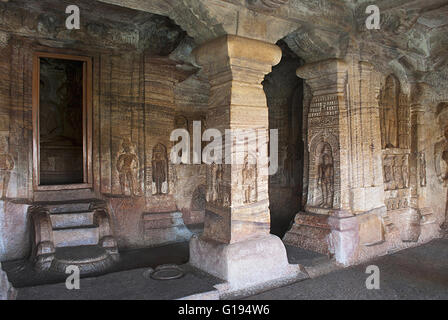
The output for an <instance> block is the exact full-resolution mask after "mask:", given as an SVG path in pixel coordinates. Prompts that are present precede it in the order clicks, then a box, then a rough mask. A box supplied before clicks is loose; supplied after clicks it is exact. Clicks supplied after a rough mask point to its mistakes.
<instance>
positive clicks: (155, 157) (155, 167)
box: [152, 143, 169, 195]
mask: <svg viewBox="0 0 448 320" xmlns="http://www.w3.org/2000/svg"><path fill="white" fill-rule="evenodd" d="M168 187H169V186H168V156H167V151H166V147H165V146H164V145H163V144H161V143H158V144H157V145H156V146H155V147H154V148H153V150H152V194H153V195H162V194H168V192H169V188H168Z"/></svg>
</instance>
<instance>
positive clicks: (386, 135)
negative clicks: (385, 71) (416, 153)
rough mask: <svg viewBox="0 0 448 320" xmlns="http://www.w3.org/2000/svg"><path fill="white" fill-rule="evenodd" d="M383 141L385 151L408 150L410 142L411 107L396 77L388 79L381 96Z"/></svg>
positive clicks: (391, 76)
mask: <svg viewBox="0 0 448 320" xmlns="http://www.w3.org/2000/svg"><path fill="white" fill-rule="evenodd" d="M380 107H381V113H380V114H381V140H382V146H383V149H390V148H401V149H408V148H409V141H410V132H409V131H410V130H409V127H410V106H409V99H408V97H407V95H405V94H403V93H402V91H401V85H400V82H399V81H398V79H397V78H396V77H395V76H394V75H389V76H388V77H387V78H386V82H385V85H384V87H383V89H382V90H381V95H380Z"/></svg>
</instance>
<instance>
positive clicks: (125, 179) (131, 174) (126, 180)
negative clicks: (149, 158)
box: [117, 139, 140, 196]
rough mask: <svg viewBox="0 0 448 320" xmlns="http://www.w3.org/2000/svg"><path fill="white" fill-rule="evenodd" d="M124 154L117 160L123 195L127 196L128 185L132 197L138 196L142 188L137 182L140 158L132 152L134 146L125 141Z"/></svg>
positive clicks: (123, 145)
mask: <svg viewBox="0 0 448 320" xmlns="http://www.w3.org/2000/svg"><path fill="white" fill-rule="evenodd" d="M122 147H123V153H122V154H121V155H120V156H119V157H118V160H117V171H118V173H119V178H120V186H121V193H122V194H123V195H124V194H126V184H127V185H129V190H130V195H131V196H137V195H139V193H140V190H139V189H140V188H139V185H138V181H137V170H138V168H139V161H138V157H137V155H136V154H135V152H134V151H133V150H132V144H131V142H130V141H129V140H128V139H125V140H124V141H123V144H122Z"/></svg>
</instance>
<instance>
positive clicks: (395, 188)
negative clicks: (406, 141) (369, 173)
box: [383, 149, 410, 210]
mask: <svg viewBox="0 0 448 320" xmlns="http://www.w3.org/2000/svg"><path fill="white" fill-rule="evenodd" d="M383 152H384V155H383V174H384V190H385V191H386V194H385V195H386V207H387V209H388V210H399V209H404V208H408V207H409V204H410V188H409V150H401V149H387V150H384V151H383Z"/></svg>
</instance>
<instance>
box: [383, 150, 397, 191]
mask: <svg viewBox="0 0 448 320" xmlns="http://www.w3.org/2000/svg"><path fill="white" fill-rule="evenodd" d="M393 164H394V159H393V157H392V156H390V155H387V156H385V157H384V165H383V166H384V183H385V185H386V190H393V189H395V183H394V166H393Z"/></svg>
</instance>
